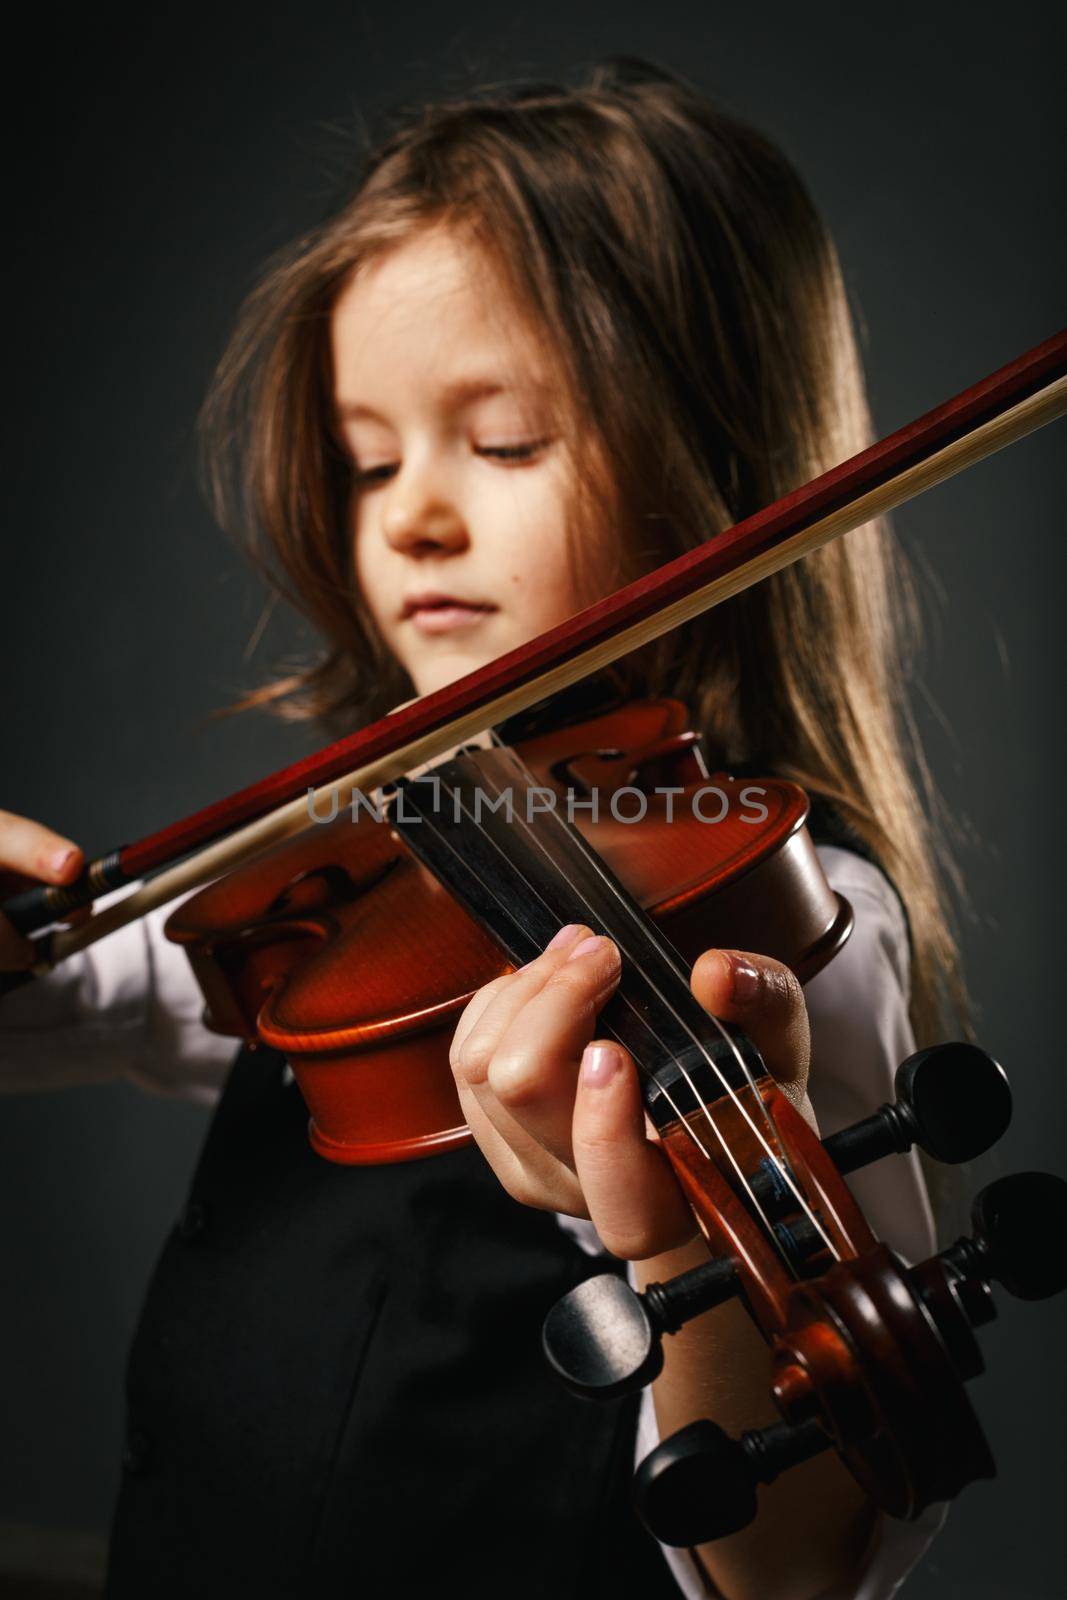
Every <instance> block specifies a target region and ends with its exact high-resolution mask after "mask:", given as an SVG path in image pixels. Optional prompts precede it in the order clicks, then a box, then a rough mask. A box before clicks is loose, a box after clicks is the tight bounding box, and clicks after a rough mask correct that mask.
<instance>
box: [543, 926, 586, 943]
mask: <svg viewBox="0 0 1067 1600" xmlns="http://www.w3.org/2000/svg"><path fill="white" fill-rule="evenodd" d="M580 931H581V924H580V923H578V922H568V923H567V925H566V927H565V928H561V929H560V930H559V932H558V933H557V934H556V937H555V938H554V939H550V940H549V942H548V944H546V945H545V949H546V950H562V949H563V946H564V945H565V944H570V942H571V940H572V939H573V938H574V937H575V935H576V934H577V933H579V932H580Z"/></svg>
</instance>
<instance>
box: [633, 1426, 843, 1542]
mask: <svg viewBox="0 0 1067 1600" xmlns="http://www.w3.org/2000/svg"><path fill="white" fill-rule="evenodd" d="M829 1447H830V1439H829V1438H828V1436H827V1435H826V1434H825V1433H824V1432H823V1430H822V1428H821V1427H820V1426H819V1424H818V1423H817V1422H815V1421H814V1420H809V1421H807V1422H802V1423H801V1424H800V1426H799V1427H796V1428H793V1427H790V1426H789V1424H788V1423H785V1422H777V1423H774V1424H772V1426H771V1427H769V1428H757V1429H754V1430H752V1431H751V1432H748V1433H743V1434H742V1435H741V1437H740V1439H731V1438H730V1436H729V1435H728V1434H727V1433H724V1431H723V1430H722V1428H720V1427H718V1426H717V1425H716V1424H715V1423H714V1422H708V1421H706V1420H705V1421H702V1422H693V1423H690V1425H689V1427H688V1428H682V1429H681V1431H680V1432H678V1433H675V1434H672V1435H671V1437H670V1438H669V1439H665V1440H664V1441H663V1443H662V1444H660V1445H657V1447H656V1449H655V1450H653V1451H652V1452H651V1453H650V1454H649V1455H647V1456H646V1457H645V1459H644V1460H643V1461H642V1463H641V1465H640V1466H639V1467H638V1469H637V1473H636V1475H635V1477H634V1498H635V1501H636V1504H637V1509H638V1512H639V1514H640V1517H641V1520H642V1521H643V1522H644V1524H645V1526H646V1528H647V1529H648V1530H649V1532H650V1533H651V1534H652V1535H653V1536H654V1537H655V1538H656V1539H659V1540H660V1542H661V1543H662V1544H670V1545H684V1546H691V1545H695V1544H706V1543H707V1542H708V1541H710V1540H712V1539H721V1538H723V1537H724V1535H726V1534H728V1533H737V1532H738V1531H739V1530H740V1529H741V1528H746V1527H747V1526H748V1524H749V1523H750V1522H751V1521H752V1520H753V1518H754V1517H755V1515H756V1509H757V1501H756V1490H757V1488H758V1487H759V1485H760V1484H761V1483H770V1482H772V1481H773V1479H775V1478H777V1477H778V1475H779V1474H780V1473H782V1472H785V1470H786V1469H787V1468H788V1467H793V1466H796V1465H798V1463H799V1462H801V1461H808V1460H810V1459H811V1457H812V1456H815V1455H818V1454H819V1452H820V1451H822V1450H828V1449H829Z"/></svg>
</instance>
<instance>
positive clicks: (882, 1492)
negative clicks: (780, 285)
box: [544, 1043, 1067, 1545]
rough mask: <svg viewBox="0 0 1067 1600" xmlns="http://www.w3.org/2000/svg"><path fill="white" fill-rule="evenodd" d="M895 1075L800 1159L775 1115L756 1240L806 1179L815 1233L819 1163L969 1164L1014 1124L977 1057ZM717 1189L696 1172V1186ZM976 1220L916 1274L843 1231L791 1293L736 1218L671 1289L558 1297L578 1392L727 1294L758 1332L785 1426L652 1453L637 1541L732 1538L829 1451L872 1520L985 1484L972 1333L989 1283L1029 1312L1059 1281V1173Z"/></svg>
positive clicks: (654, 1354)
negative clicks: (764, 1498) (790, 1474)
mask: <svg viewBox="0 0 1067 1600" xmlns="http://www.w3.org/2000/svg"><path fill="white" fill-rule="evenodd" d="M895 1082H896V1088H897V1095H898V1098H897V1100H896V1102H895V1103H894V1104H893V1105H890V1106H883V1107H882V1108H881V1109H880V1110H879V1111H878V1112H876V1113H875V1114H874V1115H873V1116H871V1117H867V1118H865V1119H863V1121H861V1122H859V1123H857V1124H855V1125H854V1126H853V1127H851V1128H847V1129H844V1130H842V1131H841V1132H840V1133H837V1134H834V1135H832V1136H831V1137H830V1138H828V1139H826V1140H825V1141H824V1142H823V1143H822V1144H821V1146H818V1142H817V1141H816V1140H815V1139H814V1136H813V1135H811V1136H810V1143H811V1144H812V1145H813V1146H817V1147H818V1151H819V1155H818V1157H816V1156H815V1155H814V1154H813V1152H812V1151H810V1150H809V1151H805V1150H804V1149H803V1146H804V1142H805V1138H806V1137H808V1135H806V1133H805V1131H804V1125H803V1124H802V1123H800V1122H799V1119H796V1124H795V1125H792V1126H791V1125H790V1118H789V1113H788V1111H786V1112H785V1113H784V1116H783V1110H782V1108H781V1107H775V1108H774V1110H775V1115H774V1117H773V1119H772V1120H773V1122H774V1125H775V1127H776V1130H777V1132H778V1134H779V1137H780V1139H781V1142H782V1151H781V1152H780V1155H779V1160H778V1161H777V1162H772V1163H768V1162H767V1161H766V1159H764V1160H763V1161H761V1162H760V1163H759V1165H758V1166H757V1167H756V1168H755V1170H753V1171H752V1172H751V1173H750V1174H749V1175H748V1180H747V1187H748V1191H749V1195H750V1198H751V1201H752V1202H753V1205H754V1207H756V1208H758V1209H759V1210H761V1211H762V1212H763V1213H764V1219H765V1221H766V1223H767V1225H768V1228H769V1229H771V1230H779V1232H778V1233H776V1234H775V1243H776V1244H778V1245H779V1247H780V1245H781V1235H780V1229H781V1221H780V1220H778V1219H780V1218H782V1217H783V1216H785V1217H789V1219H790V1225H791V1226H792V1227H793V1228H795V1227H796V1223H797V1218H796V1215H795V1211H796V1206H797V1202H798V1200H799V1199H800V1195H799V1193H798V1187H799V1186H800V1185H799V1179H800V1177H801V1175H802V1174H805V1173H806V1175H807V1182H805V1183H804V1184H803V1188H804V1190H805V1192H806V1195H807V1205H808V1207H809V1208H810V1211H809V1216H810V1219H811V1222H812V1223H814V1224H815V1225H816V1228H817V1229H818V1230H819V1231H821V1232H824V1234H825V1232H826V1231H827V1230H828V1228H829V1219H830V1215H831V1212H832V1210H833V1207H834V1204H835V1195H834V1186H833V1183H832V1182H831V1181H829V1180H828V1178H827V1170H826V1167H827V1158H829V1162H832V1164H833V1166H834V1168H836V1170H837V1173H838V1174H840V1173H842V1172H852V1171H855V1170H856V1169H857V1168H858V1167H861V1166H863V1165H866V1164H868V1163H869V1162H871V1161H876V1160H880V1159H882V1157H884V1156H886V1155H888V1154H890V1153H892V1152H894V1151H897V1152H904V1151H907V1150H909V1149H910V1148H911V1147H912V1145H913V1144H917V1145H919V1146H920V1148H922V1149H924V1150H926V1151H927V1152H928V1153H929V1154H932V1155H935V1156H936V1157H937V1158H939V1159H941V1160H944V1161H952V1162H959V1161H966V1160H970V1159H972V1158H973V1157H974V1156H976V1155H978V1154H980V1153H981V1152H982V1151H983V1150H985V1149H988V1148H989V1147H990V1145H992V1144H993V1143H994V1142H995V1141H996V1139H997V1138H999V1136H1000V1134H1001V1133H1002V1132H1003V1131H1004V1129H1005V1127H1006V1126H1007V1123H1008V1121H1009V1119H1010V1114H1011V1093H1010V1089H1009V1086H1008V1081H1007V1077H1006V1075H1005V1073H1004V1071H1003V1069H1002V1068H1001V1067H1000V1065H999V1064H998V1063H997V1062H996V1061H994V1060H993V1058H992V1057H991V1056H988V1055H986V1054H985V1053H984V1052H983V1051H981V1050H979V1049H977V1048H976V1047H975V1046H973V1045H968V1044H958V1043H957V1044H946V1045H942V1046H938V1047H936V1048H933V1049H930V1050H924V1051H919V1052H917V1053H916V1054H915V1055H913V1056H911V1057H909V1058H908V1060H907V1061H905V1062H904V1063H903V1064H902V1066H901V1067H900V1068H899V1069H898V1071H897V1074H896V1080H895ZM961 1090H962V1091H964V1093H963V1095H962V1099H961ZM666 1148H667V1149H668V1151H670V1148H671V1142H670V1140H669V1139H668V1141H667V1142H666ZM820 1158H821V1159H820ZM692 1170H696V1169H692V1168H691V1169H690V1175H689V1182H690V1183H691V1182H692V1176H691V1173H692ZM713 1172H714V1169H713ZM787 1174H788V1179H787V1181H783V1178H784V1176H785V1175H787ZM716 1181H717V1180H716V1178H715V1177H714V1176H712V1177H710V1178H709V1179H708V1183H709V1186H714V1184H715V1183H716ZM720 1198H721V1196H720ZM723 1209H725V1210H727V1211H728V1210H729V1208H728V1207H725V1208H723ZM697 1214H698V1216H700V1214H701V1213H700V1208H699V1207H697ZM801 1221H803V1218H801ZM972 1225H973V1235H972V1236H971V1237H968V1238H962V1239H959V1240H957V1241H956V1242H955V1243H954V1244H953V1245H951V1246H950V1247H949V1248H948V1249H946V1250H943V1251H941V1252H940V1254H938V1255H936V1256H934V1257H932V1258H931V1259H930V1260H928V1261H924V1262H921V1263H919V1264H918V1265H916V1266H914V1267H911V1268H908V1267H907V1266H905V1264H904V1263H903V1262H902V1261H901V1260H900V1259H899V1257H897V1256H895V1255H894V1254H893V1252H892V1251H890V1250H888V1249H887V1248H886V1247H885V1246H884V1245H882V1244H878V1243H877V1242H876V1241H874V1240H873V1239H871V1240H869V1241H867V1242H864V1241H863V1240H862V1238H861V1237H860V1236H859V1235H856V1234H854V1235H853V1237H854V1238H855V1239H856V1241H857V1246H858V1247H857V1248H855V1249H853V1250H849V1249H845V1250H838V1251H837V1252H836V1259H835V1260H834V1261H833V1262H832V1264H830V1265H829V1266H827V1264H826V1261H825V1259H824V1257H823V1252H821V1251H820V1250H819V1248H818V1240H817V1239H816V1240H815V1241H814V1245H813V1248H812V1249H811V1250H810V1251H809V1253H808V1255H807V1257H806V1258H805V1255H804V1252H803V1251H797V1252H793V1254H792V1256H791V1259H790V1262H789V1265H790V1269H791V1276H792V1281H791V1282H785V1283H784V1284H783V1283H782V1282H779V1281H776V1280H775V1278H774V1275H773V1273H772V1269H771V1265H770V1264H769V1263H768V1262H767V1261H763V1262H762V1263H761V1264H758V1265H757V1264H755V1254H754V1250H753V1236H752V1235H751V1234H750V1233H749V1232H748V1231H747V1228H746V1225H745V1222H744V1220H743V1219H742V1220H738V1219H737V1218H735V1221H734V1224H733V1226H734V1229H735V1238H736V1242H737V1245H738V1247H739V1248H738V1251H737V1254H736V1255H731V1254H730V1253H729V1251H726V1252H724V1251H723V1249H722V1246H723V1241H724V1239H725V1238H726V1233H725V1232H724V1230H723V1229H722V1227H721V1226H719V1227H718V1231H717V1232H716V1231H715V1229H712V1230H709V1229H708V1228H707V1227H705V1232H706V1233H710V1235H711V1237H709V1243H711V1244H712V1247H713V1250H716V1251H717V1254H716V1255H715V1257H714V1258H713V1259H711V1260H709V1261H708V1262H707V1263H705V1264H702V1265H701V1266H699V1267H696V1268H693V1269H691V1270H690V1271H688V1272H686V1273H684V1274H682V1275H680V1276H679V1277H678V1278H676V1279H674V1280H672V1281H671V1282H669V1283H666V1284H651V1285H649V1286H648V1288H646V1290H645V1291H644V1293H643V1294H638V1293H636V1292H635V1291H634V1290H632V1289H630V1288H629V1287H628V1286H627V1284H625V1283H624V1282H623V1281H621V1280H620V1279H618V1278H616V1277H614V1276H613V1275H604V1276H603V1277H596V1278H591V1279H589V1280H587V1281H586V1282H585V1283H584V1284H581V1285H579V1287H578V1288H577V1289H575V1290H573V1291H572V1292H571V1293H570V1294H569V1295H567V1296H565V1297H564V1299H563V1300H562V1301H561V1302H559V1304H558V1305H557V1306H556V1307H554V1308H553V1310H552V1311H551V1312H550V1313H549V1316H548V1318H547V1319H546V1323H545V1328H544V1345H545V1351H546V1355H547V1357H548V1359H549V1362H550V1364H551V1365H552V1366H553V1367H554V1369H555V1370H556V1372H557V1373H558V1374H559V1375H560V1377H561V1378H562V1379H563V1381H564V1382H565V1383H567V1385H568V1386H569V1387H570V1388H571V1389H572V1390H574V1391H575V1392H576V1393H579V1394H583V1395H585V1396H588V1397H592V1398H595V1397H602V1398H609V1397H612V1396H615V1395H618V1394H621V1393H625V1392H627V1391H630V1390H633V1389H636V1388H639V1387H641V1386H642V1385H644V1384H646V1383H648V1382H651V1381H652V1380H653V1379H654V1378H655V1377H656V1376H657V1375H658V1373H659V1371H660V1369H661V1367H662V1364H663V1346H662V1341H663V1336H664V1335H668V1334H670V1333H673V1332H676V1331H677V1329H678V1328H679V1327H680V1326H681V1325H682V1324H683V1323H684V1322H686V1321H688V1320H689V1319H690V1318H692V1317H694V1316H697V1315H699V1314H700V1313H701V1312H703V1311H705V1310H708V1309H710V1308H711V1307H712V1306H714V1305H718V1304H721V1303H722V1302H723V1301H725V1300H727V1299H729V1298H731V1297H732V1296H734V1295H738V1294H740V1295H741V1296H742V1297H743V1298H744V1299H745V1300H746V1303H747V1304H748V1306H749V1310H750V1311H751V1312H752V1314H753V1315H754V1317H755V1318H756V1320H757V1322H758V1323H759V1324H760V1326H761V1327H762V1330H763V1332H764V1334H765V1336H766V1337H767V1341H768V1345H769V1347H770V1358H771V1392H772V1395H773V1397H774V1399H775V1402H776V1405H777V1407H778V1410H779V1411H780V1413H781V1415H782V1418H783V1420H782V1421H781V1422H780V1423H775V1424H774V1425H772V1426H771V1427H769V1428H762V1429H756V1430H752V1431H749V1432H746V1433H744V1434H743V1435H742V1436H741V1438H740V1439H739V1440H734V1439H731V1438H729V1437H728V1435H726V1434H725V1433H724V1432H723V1431H722V1429H720V1428H718V1427H717V1426H716V1425H714V1424H713V1423H711V1422H710V1421H707V1420H704V1421H701V1422H698V1423H694V1424H691V1425H690V1426H689V1427H686V1428H683V1429H681V1430H680V1431H679V1432H678V1433H676V1434H674V1435H672V1436H671V1437H670V1438H668V1439H666V1440H664V1441H663V1442H662V1443H661V1444H660V1445H659V1446H658V1447H657V1448H656V1449H655V1450H654V1451H652V1452H651V1453H650V1455H649V1456H647V1457H646V1458H645V1460H644V1461H643V1462H642V1463H641V1465H640V1467H639V1469H638V1472H637V1475H636V1478H635V1497H636V1501H637V1506H638V1510H639V1512H640V1514H641V1516H642V1518H643V1520H644V1521H645V1523H646V1525H647V1526H648V1527H649V1529H650V1531H651V1532H652V1533H653V1534H654V1535H655V1536H656V1537H657V1538H658V1539H660V1540H661V1541H662V1542H663V1543H665V1544H677V1545H694V1544H703V1543H707V1542H709V1541H711V1540H714V1539H717V1538H720V1537H722V1536H724V1535H726V1534H729V1533H733V1532H737V1531H738V1530H739V1529H741V1528H743V1527H745V1526H747V1524H748V1523H749V1522H751V1521H752V1519H753V1518H754V1517H755V1515H756V1509H757V1504H758V1489H759V1486H760V1485H761V1484H765V1483H770V1482H771V1481H772V1480H773V1479H774V1478H776V1477H778V1476H779V1474H780V1473H782V1472H783V1471H785V1470H787V1469H788V1468H789V1467H791V1466H794V1465H797V1464H799V1463H800V1462H803V1461H807V1460H809V1459H810V1458H811V1457H812V1456H814V1455H816V1454H818V1453H819V1452H820V1451H822V1450H826V1449H830V1448H834V1449H836V1450H837V1452H838V1454H839V1455H840V1456H841V1458H842V1460H843V1461H844V1462H845V1464H846V1465H847V1466H848V1467H849V1469H850V1470H851V1471H852V1473H853V1475H854V1476H855V1477H856V1479H857V1480H858V1481H859V1482H860V1483H861V1484H862V1485H863V1487H864V1488H865V1489H866V1490H867V1491H868V1493H870V1494H871V1496H872V1498H873V1499H874V1500H875V1501H876V1503H878V1504H879V1505H881V1506H882V1507H883V1509H885V1510H886V1511H888V1512H889V1513H890V1514H892V1515H894V1516H901V1517H914V1516H916V1515H918V1514H919V1513H920V1512H921V1511H922V1510H923V1509H924V1508H925V1507H926V1506H927V1505H929V1504H931V1503H932V1502H934V1501H936V1500H942V1499H949V1498H951V1497H952V1496H954V1495H955V1494H957V1493H958V1492H959V1490H960V1489H961V1488H963V1487H964V1486H965V1485H966V1484H967V1483H969V1482H972V1481H973V1480H974V1479H976V1478H980V1477H989V1476H992V1475H993V1472H994V1465H993V1460H992V1457H991V1456H990V1453H989V1450H988V1446H987V1445H986V1442H985V1439H984V1437H983V1435H982V1431H981V1429H980V1427H979V1424H978V1422H977V1419H976V1418H975V1416H974V1413H973V1411H972V1409H971V1407H970V1404H969V1402H968V1400H967V1398H966V1394H965V1392H964V1389H963V1384H964V1382H965V1381H966V1380H968V1379H970V1378H973V1377H975V1376H977V1375H978V1374H979V1373H980V1372H981V1371H982V1370H983V1361H982V1356H981V1351H980V1349H979V1346H978V1342H977V1340H976V1338H975V1329H976V1328H978V1327H980V1326H981V1325H982V1324H983V1323H986V1322H988V1321H990V1320H991V1319H992V1318H993V1317H994V1316H995V1315H996V1307H995V1304H994V1300H993V1294H992V1284H993V1282H997V1283H999V1284H1001V1285H1002V1287H1004V1288H1005V1289H1007V1290H1008V1292H1009V1293H1011V1294H1013V1295H1015V1296H1016V1297H1017V1298H1020V1299H1024V1300H1036V1299H1043V1298H1046V1297H1047V1296H1050V1295H1052V1294H1055V1293H1057V1292H1058V1291H1060V1290H1061V1289H1063V1288H1065V1287H1067V1259H1065V1256H1064V1251H1063V1246H1062V1240H1063V1236H1064V1231H1065V1228H1067V1183H1065V1182H1064V1181H1063V1180H1062V1179H1060V1178H1057V1177H1054V1176H1052V1175H1050V1174H1047V1173H1020V1174H1016V1175H1014V1176H1011V1177H1006V1178H1002V1179H1000V1180H998V1181H997V1182H996V1183H993V1184H991V1185H990V1186H989V1187H988V1188H986V1189H984V1190H983V1191H982V1192H981V1193H980V1194H979V1195H978V1197H977V1199H976V1200H975V1202H974V1206H973V1209H972ZM810 1231H811V1229H810V1228H809V1232H810ZM841 1237H842V1238H847V1235H846V1234H842V1235H841Z"/></svg>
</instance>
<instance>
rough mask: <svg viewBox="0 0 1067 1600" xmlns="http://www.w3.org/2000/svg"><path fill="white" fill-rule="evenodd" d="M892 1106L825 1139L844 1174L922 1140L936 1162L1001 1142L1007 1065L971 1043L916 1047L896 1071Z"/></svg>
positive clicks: (1007, 1113)
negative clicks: (917, 1048) (1005, 1067)
mask: <svg viewBox="0 0 1067 1600" xmlns="http://www.w3.org/2000/svg"><path fill="white" fill-rule="evenodd" d="M894 1084H895V1087H896V1091H897V1099H896V1103H895V1104H894V1105H886V1106H882V1107H881V1109H880V1110H878V1111H876V1112H875V1113H874V1115H873V1116H870V1117H864V1119H863V1121H862V1122H856V1123H853V1125H852V1127H851V1128H842V1129H841V1131H840V1133H834V1134H831V1135H830V1137H829V1138H828V1139H826V1140H824V1141H823V1143H824V1145H825V1148H826V1150H827V1152H828V1153H829V1155H830V1156H831V1157H832V1159H833V1161H834V1164H835V1165H836V1167H837V1169H838V1171H839V1172H841V1173H847V1172H855V1170H856V1169H857V1167H865V1166H867V1165H868V1164H869V1163H870V1162H872V1161H878V1160H880V1159H881V1158H882V1156H888V1155H893V1154H894V1153H903V1152H904V1151H906V1150H910V1149H911V1147H912V1145H913V1144H917V1145H918V1146H919V1148H920V1149H921V1150H925V1151H926V1153H927V1155H929V1156H933V1157H934V1159H935V1160H936V1161H946V1162H950V1163H952V1164H956V1163H958V1162H960V1161H971V1160H973V1159H974V1157H975V1156H979V1155H981V1154H982V1152H983V1150H988V1149H989V1147H990V1145H993V1144H996V1142H997V1140H998V1139H999V1138H1000V1136H1001V1134H1002V1133H1003V1132H1004V1130H1005V1128H1006V1127H1007V1126H1008V1124H1009V1122H1010V1121H1011V1089H1010V1087H1009V1085H1008V1078H1007V1074H1006V1073H1005V1071H1004V1068H1003V1067H1002V1066H1001V1065H1000V1064H999V1062H996V1061H994V1060H993V1057H992V1056H990V1055H987V1054H986V1053H985V1051H984V1050H979V1049H978V1047H977V1045H973V1044H963V1043H955V1044H939V1045H933V1046H932V1047H931V1048H930V1049H929V1050H918V1051H916V1053H915V1055H913V1056H909V1057H908V1059H907V1060H906V1061H905V1062H903V1063H902V1064H901V1065H900V1066H899V1067H898V1068H897V1072H896V1077H895V1079H894Z"/></svg>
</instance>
